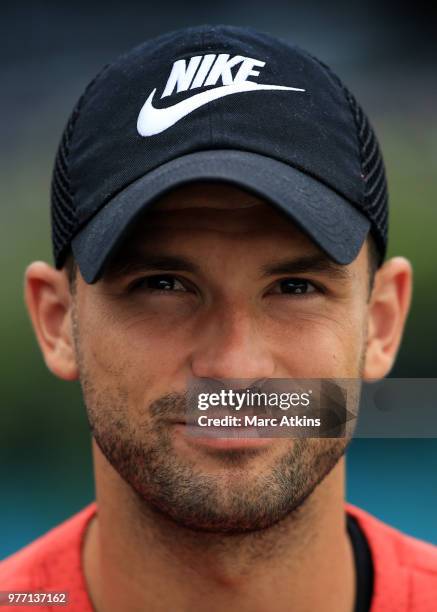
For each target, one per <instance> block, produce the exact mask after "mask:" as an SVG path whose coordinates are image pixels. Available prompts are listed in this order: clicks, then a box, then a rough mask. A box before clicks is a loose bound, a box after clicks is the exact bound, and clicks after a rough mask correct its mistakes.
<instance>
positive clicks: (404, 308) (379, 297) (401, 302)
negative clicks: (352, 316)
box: [363, 257, 413, 380]
mask: <svg viewBox="0 0 437 612" xmlns="http://www.w3.org/2000/svg"><path fill="white" fill-rule="evenodd" d="M412 277H413V273H412V269H411V264H410V263H409V261H408V260H406V259H405V258H404V257H394V258H393V259H389V260H388V261H386V262H385V263H384V265H383V266H381V268H380V269H379V270H378V271H377V272H376V274H375V282H374V285H373V289H372V293H371V296H370V303H369V325H368V334H367V351H366V360H365V365H364V372H363V378H364V379H365V380H370V379H380V378H383V377H384V376H386V375H387V374H388V373H389V372H390V370H391V368H392V366H393V363H394V361H395V358H396V354H397V351H398V348H399V344H400V341H401V338H402V333H403V330H404V326H405V321H406V318H407V315H408V311H409V308H410V302H411V291H412Z"/></svg>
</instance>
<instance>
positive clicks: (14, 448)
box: [0, 1, 437, 558]
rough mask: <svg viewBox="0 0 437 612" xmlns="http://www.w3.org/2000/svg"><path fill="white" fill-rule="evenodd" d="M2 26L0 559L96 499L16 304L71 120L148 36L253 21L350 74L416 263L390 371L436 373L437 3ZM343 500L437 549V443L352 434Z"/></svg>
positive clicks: (10, 11)
mask: <svg viewBox="0 0 437 612" xmlns="http://www.w3.org/2000/svg"><path fill="white" fill-rule="evenodd" d="M2 12H3V14H2V22H1V26H0V28H1V37H0V38H1V43H0V44H1V47H2V55H1V57H2V62H1V71H2V74H1V84H2V85H1V88H2V96H1V98H2V99H1V102H0V104H1V105H2V112H1V126H0V136H1V139H0V155H1V166H0V178H1V180H0V197H1V206H2V207H1V223H0V248H1V254H2V262H3V266H2V269H3V274H2V277H3V282H2V289H1V296H2V297H1V304H0V309H1V311H0V324H1V326H2V330H1V331H2V334H1V338H2V348H1V359H2V368H1V372H2V381H1V382H2V390H3V401H2V406H1V427H0V469H1V476H0V482H1V492H2V502H1V504H0V558H2V557H4V556H6V555H7V554H9V553H11V552H13V551H14V550H16V549H18V548H19V547H21V546H23V545H24V544H26V543H27V542H29V541H30V540H32V539H34V538H35V537H36V536H37V535H40V534H42V533H43V532H44V531H46V530H47V529H48V528H49V527H51V526H53V525H54V524H56V523H58V522H60V521H61V520H63V519H64V518H66V517H68V516H69V515H71V514H72V513H73V512H75V511H77V510H79V509H80V508H81V507H82V506H83V505H85V504H86V503H88V502H89V501H90V500H91V499H92V498H93V479H92V466H91V456H90V439H89V433H88V429H87V424H86V419H85V412H84V408H83V405H82V400H81V395H80V389H79V386H78V384H74V383H65V382H61V381H59V380H57V379H56V378H55V377H54V376H52V375H51V374H50V373H49V372H48V370H47V369H46V367H45V365H44V363H43V361H42V359H41V356H40V353H39V349H38V348H37V345H36V341H35V339H34V336H33V332H32V330H31V326H30V323H29V320H28V317H27V314H26V311H25V308H24V303H23V297H22V288H23V274H24V270H25V267H26V265H27V264H28V263H29V262H30V261H32V260H34V259H45V260H51V252H50V228H49V187H50V178H51V170H52V164H53V159H54V154H55V150H56V147H57V144H58V140H59V137H60V134H61V131H62V129H63V127H64V124H65V122H66V119H67V116H68V114H69V112H70V110H71V108H72V106H73V104H74V102H75V101H76V99H77V98H78V97H79V95H80V93H81V92H82V90H83V88H84V87H85V85H86V84H87V82H88V81H89V80H90V79H91V78H92V77H93V76H94V73H95V72H97V70H98V69H99V68H100V67H101V66H102V65H103V64H104V63H106V62H107V61H109V60H111V59H113V58H114V57H115V56H116V55H118V54H119V53H121V52H123V51H125V50H127V49H129V48H130V47H131V46H133V45H135V44H137V43H139V42H141V41H142V40H144V39H146V38H148V37H151V36H154V35H157V34H159V33H161V32H164V31H166V30H171V29H175V28H178V27H183V26H186V25H194V24H200V23H207V22H209V23H232V24H238V25H251V26H253V27H257V28H259V29H262V30H264V31H268V32H270V33H272V34H276V35H278V36H281V37H283V38H284V39H286V40H289V41H290V42H297V43H298V44H300V45H301V46H303V47H305V48H307V49H308V50H309V51H311V52H313V53H314V54H316V55H318V56H319V57H320V58H321V59H322V60H324V61H325V62H327V63H328V64H329V65H331V67H332V68H333V69H334V70H335V71H336V72H337V73H338V74H339V75H340V76H341V77H342V78H343V79H344V80H345V82H346V83H347V84H348V85H349V87H350V88H351V89H352V91H353V92H354V93H355V94H356V96H357V98H358V99H359V100H360V101H361V102H362V104H363V106H364V108H365V109H366V111H367V112H368V114H369V115H370V117H371V120H372V122H373V124H374V126H375V128H376V131H377V133H378V136H379V139H380V142H381V145H382V150H383V153H384V158H385V162H386V166H387V174H388V180H389V188H390V196H391V197H390V201H391V220H390V244H389V252H390V254H391V255H394V254H403V255H405V256H407V257H408V258H409V259H410V260H411V261H412V263H413V266H414V270H415V279H414V292H415V293H414V300H413V305H412V313H411V316H410V319H409V321H408V325H407V330H406V334H405V340H404V342H403V345H402V349H401V351H400V355H399V358H398V361H397V364H396V367H395V369H394V371H393V372H392V376H399V377H435V376H436V362H435V360H436V356H437V352H436V348H435V344H436V339H437V320H436V312H437V286H436V279H437V275H436V263H437V237H436V231H437V203H436V198H437V179H436V170H437V125H436V108H437V81H436V78H435V75H436V63H435V58H436V53H435V51H436V47H435V31H436V29H435V24H436V10H435V8H433V7H432V6H430V5H429V6H428V5H426V4H425V3H421V2H418V3H416V4H415V6H414V7H411V6H410V7H409V8H408V10H407V9H403V8H402V6H401V5H399V4H394V3H390V2H367V3H366V11H365V13H363V12H362V9H361V8H360V7H359V6H358V5H357V6H356V7H353V6H351V4H350V3H344V4H343V3H337V4H335V3H334V4H333V3H329V6H328V4H327V3H323V2H319V3H317V2H315V3H314V5H313V6H311V7H310V6H306V7H303V6H295V5H293V4H292V3H288V2H283V3H281V2H278V3H276V4H275V3H268V4H267V5H266V4H265V3H261V2H257V1H254V2H251V3H250V5H249V4H244V3H242V4H241V3H240V4H239V5H238V6H236V5H235V3H231V2H221V3H220V5H215V6H214V7H212V6H209V7H208V6H206V5H205V6H204V7H202V8H199V6H198V5H197V4H196V3H194V2H185V3H184V5H183V6H182V5H178V4H172V3H166V6H165V7H163V8H162V10H161V11H160V10H159V9H157V8H156V7H154V8H153V13H152V14H151V13H150V7H149V6H148V5H147V4H145V3H139V2H131V1H127V2H124V3H122V5H120V6H113V7H111V6H110V5H109V6H108V4H107V3H103V2H98V1H96V2H93V3H85V2H81V1H79V2H76V3H74V6H68V7H67V6H63V5H62V3H55V2H33V3H29V6H27V7H26V4H24V6H23V5H20V8H19V9H18V8H16V9H14V8H11V7H8V8H4V9H3V10H2ZM347 462H348V476H347V486H348V499H349V500H350V501H351V502H353V503H356V504H358V505H360V506H361V507H363V508H365V509H368V510H369V511H371V512H372V513H374V514H375V515H376V516H378V517H380V518H382V519H383V520H386V521H388V522H390V523H391V524H393V525H395V526H397V527H399V528H401V529H403V530H404V531H406V532H408V533H411V534H413V535H415V536H418V537H421V538H425V539H428V540H430V541H432V542H434V543H436V544H437V512H436V509H437V485H436V480H437V476H436V474H437V440H435V439H427V440H407V439H405V440H403V439H402V440H354V441H353V442H352V445H351V447H350V450H349V452H348V459H347Z"/></svg>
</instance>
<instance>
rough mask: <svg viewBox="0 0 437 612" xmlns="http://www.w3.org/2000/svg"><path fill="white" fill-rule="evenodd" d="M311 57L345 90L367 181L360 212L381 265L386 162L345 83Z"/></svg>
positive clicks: (385, 220) (385, 226) (384, 244)
mask: <svg viewBox="0 0 437 612" xmlns="http://www.w3.org/2000/svg"><path fill="white" fill-rule="evenodd" d="M308 55H311V54H308ZM311 57H312V58H313V59H314V60H315V61H316V62H317V63H318V64H320V66H322V67H323V68H324V69H325V70H326V71H327V72H328V73H329V74H330V75H331V77H332V78H333V79H334V81H335V82H336V83H337V84H338V85H339V87H340V88H341V89H342V90H343V93H344V95H345V96H346V99H347V101H348V103H349V106H350V109H351V112H352V115H353V117H354V121H355V126H356V128H357V138H358V146H359V153H360V165H361V176H362V178H363V181H364V199H363V203H362V206H361V210H362V212H363V213H364V214H365V215H366V217H368V218H369V219H370V221H371V222H372V226H371V232H372V235H373V237H374V239H375V242H376V246H377V248H378V251H379V253H380V256H381V258H380V262H379V263H382V261H383V260H384V257H385V254H386V250H387V237H388V190H387V178H386V175H385V166H384V160H383V158H382V155H381V150H380V148H379V144H378V139H377V138H376V134H375V132H374V130H373V128H372V126H371V124H370V121H369V119H368V117H367V116H366V113H365V112H364V110H363V109H362V108H361V106H360V105H359V104H358V102H357V100H356V99H355V97H354V96H353V95H352V93H351V92H350V91H349V89H348V88H347V87H346V85H345V84H344V83H343V81H342V80H341V79H340V78H339V77H338V76H337V75H336V74H335V72H333V71H332V70H331V68H330V67H329V66H327V65H326V64H325V63H323V62H322V61H321V60H319V59H318V58H317V57H314V55H311Z"/></svg>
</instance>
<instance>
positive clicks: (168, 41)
mask: <svg viewBox="0 0 437 612" xmlns="http://www.w3.org/2000/svg"><path fill="white" fill-rule="evenodd" d="M207 180H212V181H227V182H230V183H233V184H234V185H237V186H240V187H242V188H244V189H246V190H249V191H251V192H253V193H255V194H257V195H259V196H262V197H263V198H265V199H266V200H267V201H269V202H270V203H272V204H273V205H275V206H277V207H278V208H279V209H280V210H282V211H284V213H286V214H287V215H288V216H289V217H290V218H291V219H292V220H293V222H294V223H296V224H297V225H298V226H299V227H300V228H301V229H302V230H303V231H304V232H306V233H307V234H308V235H309V236H310V237H311V239H312V240H313V241H314V242H315V243H316V244H317V245H318V246H319V247H320V248H321V249H322V250H324V251H325V252H326V253H327V254H328V255H329V256H330V257H331V258H332V259H333V260H335V261H336V262H337V263H340V264H347V263H350V262H351V261H353V259H354V258H355V257H356V256H357V254H358V252H359V250H360V248H361V246H362V244H363V242H364V240H365V238H366V236H367V234H368V232H369V230H371V232H372V234H373V237H374V239H375V242H376V245H377V247H378V249H379V253H380V256H381V259H380V261H381V262H382V260H383V258H384V256H385V251H386V246H387V214H388V208H387V188H386V179H385V171H384V164H383V161H382V157H381V154H380V151H379V146H378V143H377V140H376V137H375V134H374V132H373V130H372V128H371V126H370V124H369V121H368V119H367V118H366V116H365V114H364V112H363V111H362V109H361V108H360V106H359V105H358V104H357V102H356V101H355V99H354V98H353V96H352V94H351V93H350V92H349V91H348V90H347V89H346V88H345V86H344V85H343V84H342V83H341V81H340V80H339V79H338V77H336V76H335V75H334V74H333V73H332V72H331V70H330V69H329V68H327V67H326V66H325V65H324V64H322V63H321V62H320V61H319V60H317V59H316V58H314V57H312V56H311V55H309V54H308V53H307V52H306V51H303V50H302V49H299V48H297V47H295V46H291V45H289V44H286V43H285V42H281V41H279V40H276V39H275V38H272V37H271V36H268V35H266V34H261V33H259V32H256V31H254V30H252V29H249V28H239V27H238V28H237V27H228V26H202V27H195V28H189V29H184V30H180V31H177V32H173V33H170V34H165V35H164V36H161V37H159V38H157V39H154V40H151V41H149V42H146V43H144V44H142V45H140V46H139V47H136V48H135V49H133V50H132V51H130V52H128V53H127V54H125V55H123V56H122V57H120V58H119V59H117V60H115V61H114V62H113V63H111V64H109V65H107V66H105V67H104V68H103V70H102V71H101V72H100V73H99V74H98V75H97V76H96V78H95V79H94V80H93V81H92V82H91V83H90V84H89V85H88V87H87V89H86V90H85V92H84V94H83V95H82V97H81V98H80V100H79V102H78V103H77V105H76V107H75V109H74V110H73V113H72V115H71V117H70V119H69V121H68V123H67V126H66V128H65V131H64V134H63V136H62V139H61V143H60V146H59V150H58V154H57V157H56V162H55V168H54V173H53V181H52V207H51V211H52V238H53V250H54V257H55V263H56V266H57V267H58V268H61V267H62V266H63V264H64V262H65V257H66V255H67V254H68V253H69V251H70V249H72V251H73V254H74V257H75V259H76V261H77V263H78V265H79V268H80V271H81V273H82V276H83V277H84V279H85V280H86V282H88V283H93V282H95V281H96V280H98V279H99V278H100V276H101V274H102V272H103V269H104V266H105V264H106V263H107V262H108V260H109V258H110V257H111V255H113V254H114V252H115V250H116V249H117V247H118V246H119V245H120V244H121V242H122V240H123V239H124V238H125V236H126V234H127V232H128V231H129V229H130V228H131V227H132V224H134V223H135V221H136V219H137V218H138V216H139V215H140V214H141V213H142V212H143V211H144V209H145V208H146V207H147V206H148V205H149V204H151V203H152V202H153V201H154V200H156V198H157V197H159V196H161V195H163V194H164V193H165V192H167V191H168V190H170V189H172V188H174V187H176V186H178V185H182V184H184V183H187V182H191V181H207Z"/></svg>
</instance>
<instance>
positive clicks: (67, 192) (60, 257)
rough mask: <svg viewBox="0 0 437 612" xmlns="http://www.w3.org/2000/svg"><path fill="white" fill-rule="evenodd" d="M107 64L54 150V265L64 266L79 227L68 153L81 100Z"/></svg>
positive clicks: (89, 85)
mask: <svg viewBox="0 0 437 612" xmlns="http://www.w3.org/2000/svg"><path fill="white" fill-rule="evenodd" d="M108 66H109V64H106V65H105V66H103V68H102V69H101V70H100V71H99V72H98V73H97V74H96V76H95V77H94V78H93V79H92V81H91V82H90V83H88V85H87V87H86V88H85V91H84V92H83V94H82V95H81V97H80V98H79V100H78V102H77V103H76V105H75V107H74V108H73V111H72V113H71V115H70V118H69V119H68V121H67V125H66V126H65V129H64V132H63V134H62V138H61V142H60V143H59V147H58V151H57V153H56V158H55V164H54V168H53V175H52V184H51V206H50V215H51V226H52V243H53V255H54V259H55V263H56V267H57V268H61V267H62V266H63V265H64V261H65V257H66V255H67V253H68V251H69V249H70V242H71V240H72V239H73V237H74V235H75V233H76V232H77V230H78V228H79V221H78V218H77V215H76V209H75V205H74V200H73V196H74V193H73V189H72V186H71V181H70V174H69V167H68V166H69V160H68V156H69V152H70V143H71V139H72V137H73V132H74V126H75V124H76V121H77V118H78V117H79V114H80V109H81V107H82V103H83V101H84V99H85V97H86V95H87V93H88V91H89V90H90V88H91V87H92V86H93V85H94V83H95V82H96V81H97V79H98V78H99V77H100V75H101V74H102V73H103V72H104V71H105V70H106V68H108Z"/></svg>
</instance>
